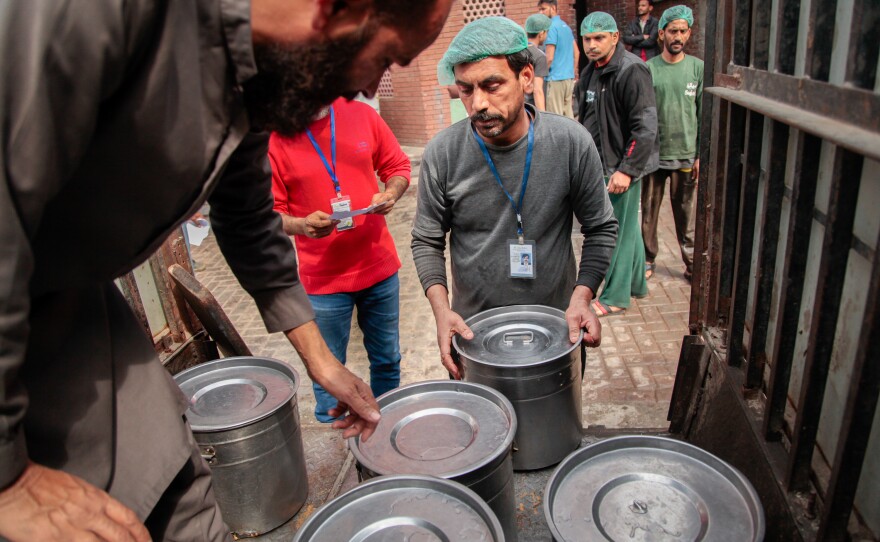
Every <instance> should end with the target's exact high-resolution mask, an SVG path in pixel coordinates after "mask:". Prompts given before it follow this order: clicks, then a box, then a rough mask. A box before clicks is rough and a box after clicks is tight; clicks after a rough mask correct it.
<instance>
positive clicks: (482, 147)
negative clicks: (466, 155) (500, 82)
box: [473, 112, 535, 244]
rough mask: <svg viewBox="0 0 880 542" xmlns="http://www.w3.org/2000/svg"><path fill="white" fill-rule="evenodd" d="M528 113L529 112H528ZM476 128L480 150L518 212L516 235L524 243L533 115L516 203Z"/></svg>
mask: <svg viewBox="0 0 880 542" xmlns="http://www.w3.org/2000/svg"><path fill="white" fill-rule="evenodd" d="M526 114H527V115H528V112H526ZM473 130H474V138H475V139H476V140H477V144H478V145H479V146H480V150H481V151H483V156H484V157H485V158H486V162H488V163H489V169H490V170H492V175H494V176H495V180H496V181H498V186H500V187H501V190H503V191H504V195H505V196H507V199H508V200H510V205H511V207H513V212H514V213H516V235H517V236H518V237H519V242H520V244H522V243H523V242H524V238H523V221H522V206H523V198H524V197H525V195H526V185H528V184H529V171H530V170H531V169H532V149H533V148H534V147H535V126H534V122H533V121H532V119H531V117H529V145H528V147H527V148H526V167H525V169H523V178H522V186H521V187H520V189H519V203H515V202H514V201H513V196H511V195H510V192H508V191H507V189H506V188H504V183H503V182H501V175H499V174H498V169H497V168H496V167H495V162H493V161H492V157H491V156H489V149H487V148H486V144H485V143H483V139H482V138H481V137H480V135H479V134H478V133H477V130H476V128H473Z"/></svg>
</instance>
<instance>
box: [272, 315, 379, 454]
mask: <svg viewBox="0 0 880 542" xmlns="http://www.w3.org/2000/svg"><path fill="white" fill-rule="evenodd" d="M284 333H285V335H287V338H288V340H290V342H291V344H293V347H294V348H295V349H296V351H297V353H298V354H299V357H300V358H301V359H302V361H303V364H305V366H306V370H307V371H308V373H309V377H310V378H311V379H312V381H314V382H317V383H318V384H320V385H321V387H323V388H324V389H325V390H327V393H329V394H330V395H332V396H333V397H335V398H336V399H337V400H338V401H339V403H338V404H337V405H336V408H333V409H330V412H329V414H330V415H331V416H343V415H345V414H346V412H347V413H348V415H346V416H345V419H343V420H337V421H335V422H333V427H334V428H335V429H344V430H345V431H343V433H342V436H343V437H344V438H348V437H353V436H355V435H357V434H361V436H362V438H363V439H364V440H367V439H368V438H370V435H372V434H373V431H375V430H376V424H377V423H379V419H380V418H381V416H380V414H379V404H378V403H377V402H376V399H375V398H374V397H373V392H372V391H371V390H370V387H369V386H367V385H366V384H365V383H364V381H363V380H361V379H360V378H358V377H357V376H355V375H354V374H353V373H352V372H351V371H349V370H348V369H346V368H345V367H344V366H343V365H342V364H341V363H339V360H337V359H336V358H335V357H334V356H333V353H332V352H330V349H329V348H327V343H325V342H324V338H323V337H322V336H321V331H320V330H319V329H318V324H316V323H315V321H314V320H312V321H310V322H306V323H305V324H303V325H301V326H299V327H295V328H293V329H289V330H287V331H285V332H284Z"/></svg>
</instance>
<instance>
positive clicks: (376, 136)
mask: <svg viewBox="0 0 880 542" xmlns="http://www.w3.org/2000/svg"><path fill="white" fill-rule="evenodd" d="M333 109H334V112H335V116H336V175H337V178H338V179H339V185H340V188H341V190H342V194H343V195H344V196H349V197H350V198H351V209H352V210H355V209H362V208H364V207H368V206H369V205H370V202H371V200H372V198H373V195H374V194H376V193H377V192H379V185H378V182H377V181H376V173H377V172H378V174H379V178H380V179H381V180H382V182H383V183H384V182H386V181H387V180H388V179H390V178H391V177H395V176H401V177H404V178H406V179H407V181H409V179H410V163H409V158H408V157H407V156H406V154H405V153H404V152H403V150H401V148H400V145H399V144H398V143H397V139H396V138H395V137H394V134H393V133H391V129H390V128H388V125H387V124H385V122H384V121H383V120H382V118H381V117H380V116H379V115H378V114H377V113H376V111H375V110H373V108H372V107H370V106H368V105H366V104H363V103H360V102H349V101H346V100H344V99H339V100H336V101H335V102H334V103H333ZM310 130H311V131H312V135H314V137H315V140H316V141H317V142H318V145H319V146H320V147H321V150H322V151H323V152H324V156H325V157H326V158H327V162H328V163H331V158H330V156H331V155H330V116H329V115H328V116H326V117H324V118H322V119H320V120H317V121H315V122H314V123H312V125H311V126H310ZM269 160H270V161H271V163H272V191H273V195H274V196H275V210H276V211H278V212H279V213H282V214H287V215H290V216H294V217H304V216H308V215H309V214H311V213H313V212H315V211H317V210H321V211H324V212H326V213H328V214H329V213H332V212H333V211H332V209H331V208H330V200H331V199H332V198H335V197H336V192H335V190H334V188H333V181H332V180H331V179H330V175H329V173H328V172H327V169H326V168H325V167H324V164H323V162H322V161H321V158H320V157H319V156H318V153H317V152H316V151H315V148H314V147H313V146H312V143H311V142H310V141H309V138H308V136H307V135H306V134H299V135H297V136H294V137H285V136H281V135H279V134H272V137H271V139H270V141H269ZM354 223H355V227H354V229H351V230H346V231H342V232H338V231H336V230H334V231H333V233H331V234H330V235H328V236H327V237H324V238H321V239H311V238H309V237H306V236H304V235H296V236H294V240H295V242H296V249H297V254H298V256H299V275H300V280H301V281H302V283H303V286H304V287H305V289H306V292H308V293H309V294H312V295H321V294H333V293H339V292H355V291H358V290H362V289H364V288H368V287H370V286H373V285H374V284H376V283H378V282H379V281H382V280H385V279H386V278H388V277H390V276H391V275H393V274H394V273H395V272H397V270H398V269H400V258H399V257H398V255H397V250H396V249H395V248H394V239H392V237H391V233H390V232H389V231H388V226H387V225H386V223H385V217H384V216H382V215H376V214H367V215H360V216H356V217H354Z"/></svg>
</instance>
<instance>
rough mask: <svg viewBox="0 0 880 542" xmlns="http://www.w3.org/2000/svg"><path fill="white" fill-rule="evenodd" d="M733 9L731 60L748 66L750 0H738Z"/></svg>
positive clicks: (750, 17)
mask: <svg viewBox="0 0 880 542" xmlns="http://www.w3.org/2000/svg"><path fill="white" fill-rule="evenodd" d="M759 1H762V0H759ZM734 9H735V12H734V19H733V47H732V49H733V60H732V61H733V63H734V64H737V65H739V66H748V65H749V57H750V51H749V49H750V47H749V46H750V45H751V43H752V39H751V30H752V0H739V1H738V2H736V6H735V7H734Z"/></svg>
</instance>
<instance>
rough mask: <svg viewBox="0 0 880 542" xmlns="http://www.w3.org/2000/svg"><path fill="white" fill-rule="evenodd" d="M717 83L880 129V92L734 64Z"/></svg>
mask: <svg viewBox="0 0 880 542" xmlns="http://www.w3.org/2000/svg"><path fill="white" fill-rule="evenodd" d="M730 80H733V81H735V82H736V85H730V84H728V81H730ZM714 86H716V87H726V88H729V89H731V90H744V91H746V92H750V93H752V94H756V95H758V96H761V97H763V98H768V99H770V100H773V101H775V102H780V103H782V104H786V105H794V106H797V107H798V108H799V109H802V110H805V111H809V112H811V113H815V114H818V115H821V116H822V117H827V119H833V120H838V121H841V122H844V123H846V124H849V125H852V126H854V127H856V128H862V129H864V130H868V131H870V132H872V133H876V132H877V131H878V130H880V94H877V93H875V92H871V91H868V90H863V89H859V88H852V87H840V86H837V85H834V84H830V83H825V82H822V81H811V80H809V79H804V78H801V77H792V76H790V75H782V74H778V73H770V72H766V71H762V70H756V69H753V68H744V67H741V66H733V67H731V68H730V75H728V76H727V77H726V78H718V77H716V79H715V85H714ZM780 120H784V119H780Z"/></svg>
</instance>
